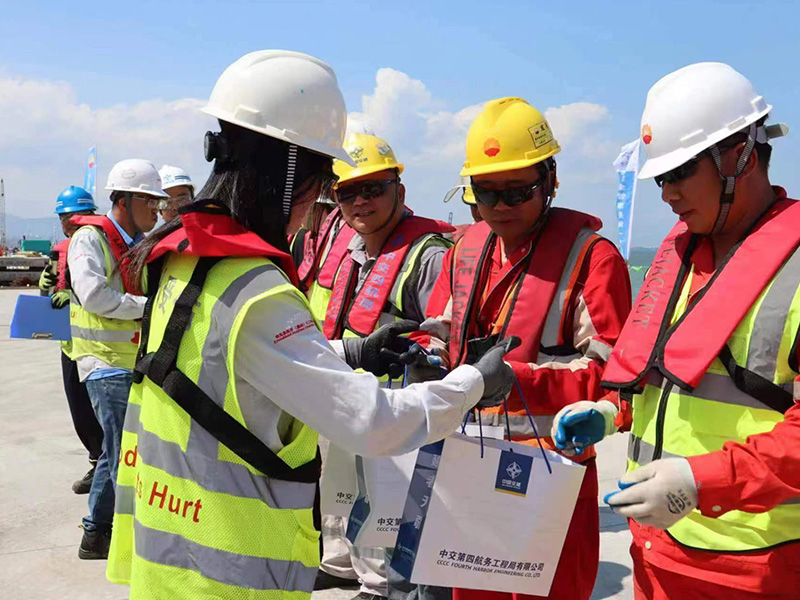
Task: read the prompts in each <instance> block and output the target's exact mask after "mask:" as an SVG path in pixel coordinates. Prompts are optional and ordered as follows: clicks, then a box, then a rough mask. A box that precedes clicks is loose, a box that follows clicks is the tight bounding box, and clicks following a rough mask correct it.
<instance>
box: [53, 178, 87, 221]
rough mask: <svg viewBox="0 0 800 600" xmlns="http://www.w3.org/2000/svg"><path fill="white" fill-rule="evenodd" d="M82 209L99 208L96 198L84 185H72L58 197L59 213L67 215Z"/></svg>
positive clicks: (57, 206)
mask: <svg viewBox="0 0 800 600" xmlns="http://www.w3.org/2000/svg"><path fill="white" fill-rule="evenodd" d="M82 210H97V205H96V204H95V203H94V198H92V195H91V194H90V193H89V192H87V191H86V190H85V189H83V188H82V187H78V186H77V185H71V186H69V187H68V188H67V189H65V190H64V191H63V192H61V193H60V194H59V195H58V198H56V214H57V215H65V214H68V213H74V212H79V211H82Z"/></svg>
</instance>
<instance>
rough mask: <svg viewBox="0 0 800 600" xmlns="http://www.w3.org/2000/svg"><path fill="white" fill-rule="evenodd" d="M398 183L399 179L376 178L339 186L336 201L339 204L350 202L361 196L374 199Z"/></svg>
mask: <svg viewBox="0 0 800 600" xmlns="http://www.w3.org/2000/svg"><path fill="white" fill-rule="evenodd" d="M393 183H398V180H397V179H374V180H368V181H359V182H358V183H355V184H353V185H348V186H345V187H339V189H337V190H336V201H337V202H338V203H339V204H350V203H351V202H353V201H354V200H355V199H356V198H358V197H359V196H361V197H362V198H363V199H364V200H372V199H373V198H378V197H379V196H382V195H383V194H385V193H386V190H387V189H389V186H390V185H392V184H393Z"/></svg>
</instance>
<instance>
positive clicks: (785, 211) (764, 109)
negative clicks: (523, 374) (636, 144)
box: [556, 63, 800, 600]
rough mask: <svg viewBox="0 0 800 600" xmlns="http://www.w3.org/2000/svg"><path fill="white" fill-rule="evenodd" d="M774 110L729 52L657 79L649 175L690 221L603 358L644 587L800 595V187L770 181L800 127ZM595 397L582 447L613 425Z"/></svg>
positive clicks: (567, 443) (677, 592)
mask: <svg viewBox="0 0 800 600" xmlns="http://www.w3.org/2000/svg"><path fill="white" fill-rule="evenodd" d="M771 110H772V106H771V105H769V104H767V102H766V100H765V99H764V97H763V96H762V95H761V94H759V93H758V91H757V90H756V89H755V87H754V86H753V84H752V83H751V82H750V81H749V80H748V79H747V78H745V77H744V76H743V75H742V74H740V73H738V72H737V71H735V70H734V69H733V68H731V67H730V66H728V65H726V64H722V63H698V64H693V65H689V66H686V67H683V68H682V69H679V70H677V71H675V72H673V73H670V74H668V75H666V76H665V77H663V78H662V79H660V80H659V81H658V82H656V83H655V85H653V87H652V88H651V89H650V91H649V93H648V94H647V102H646V104H645V107H644V113H643V115H642V121H641V140H642V145H643V147H644V150H645V154H646V156H647V161H646V162H645V163H644V165H643V166H642V168H641V171H640V173H639V177H640V178H641V179H648V178H653V179H655V182H656V184H657V185H658V187H659V188H661V199H662V200H663V201H664V202H666V203H667V204H669V206H670V208H671V209H672V211H673V212H674V213H675V215H676V216H677V218H678V222H677V223H676V224H675V226H674V227H673V229H672V231H671V232H670V233H669V234H668V235H667V237H666V238H665V239H664V241H663V242H662V244H661V247H660V248H659V250H658V251H657V253H656V255H655V259H654V260H653V263H652V265H651V267H650V270H649V272H648V274H647V276H646V277H645V280H644V283H643V284H642V287H641V289H640V291H639V296H638V297H637V299H636V302H635V303H634V308H633V311H632V312H631V316H630V318H629V319H628V322H627V323H626V324H625V328H624V329H623V331H622V334H621V335H620V337H619V341H618V342H617V345H616V347H615V348H614V352H613V353H612V354H611V358H610V359H609V361H608V365H607V367H606V370H605V373H604V374H603V384H604V385H605V386H606V387H608V388H609V389H612V390H618V391H619V393H620V394H622V395H624V396H626V397H628V398H631V397H632V408H633V420H632V424H630V423H626V424H630V429H631V440H630V444H629V446H628V472H627V473H626V474H625V475H624V476H623V477H622V478H621V479H620V483H619V487H620V489H621V491H619V492H616V493H612V494H609V495H608V496H607V497H606V502H608V504H609V505H610V506H611V507H612V508H613V509H614V511H615V512H617V513H618V514H620V515H624V516H626V517H628V522H629V525H630V529H631V533H632V534H633V543H632V544H631V556H632V557H633V580H634V596H635V598H637V600H645V599H647V600H650V599H652V600H661V599H667V598H681V599H684V600H699V599H701V598H702V599H704V600H707V599H710V600H723V599H724V600H756V599H762V598H772V599H775V600H779V599H780V600H783V599H786V600H788V599H789V598H797V597H798V582H800V543H798V542H800V452H798V450H800V407H798V406H797V403H798V401H800V367H798V362H799V361H800V348H798V339H799V338H800V336H799V335H798V329H800V252H798V246H800V202H798V201H796V200H792V199H790V198H788V197H787V193H786V190H784V189H783V188H781V187H778V186H775V185H772V183H771V181H770V173H769V164H770V159H771V157H772V146H771V145H770V143H769V141H770V140H771V139H772V138H776V137H780V136H782V135H784V134H785V133H787V132H788V128H787V127H786V126H785V125H782V124H776V125H769V126H767V125H766V124H765V121H766V119H767V116H768V115H769V114H770V112H771ZM593 408H594V407H593V406H592V404H591V403H586V402H581V403H578V404H577V405H575V406H571V407H567V410H569V411H570V414H572V415H575V418H576V420H578V423H577V424H576V425H573V424H571V423H570V420H571V419H570V417H569V416H566V417H562V418H561V419H560V420H561V421H565V423H564V422H562V423H561V424H560V427H561V429H562V430H563V432H562V442H563V445H564V447H565V448H573V447H576V439H575V438H576V437H583V438H584V442H583V443H585V442H586V440H587V439H588V441H590V442H594V441H598V440H599V439H602V437H603V436H604V435H607V434H609V433H611V431H609V430H606V429H602V430H601V428H597V427H591V423H592V420H593V417H592V415H591V412H592V410H593ZM556 425H557V426H558V425H559V424H556ZM578 447H580V446H579V445H578Z"/></svg>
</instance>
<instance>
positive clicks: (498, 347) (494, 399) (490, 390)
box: [472, 335, 522, 408]
mask: <svg viewBox="0 0 800 600" xmlns="http://www.w3.org/2000/svg"><path fill="white" fill-rule="evenodd" d="M521 343H522V342H521V340H520V339H519V338H518V337H517V336H515V335H512V336H509V337H507V338H505V339H504V340H500V341H499V342H498V343H497V344H495V345H494V346H493V347H491V348H490V349H489V350H487V351H486V352H485V353H484V354H483V356H481V357H480V358H479V359H478V360H477V362H475V364H473V365H472V366H473V367H475V368H476V369H478V371H480V373H481V376H482V377H483V396H482V397H481V400H480V402H478V404H477V408H491V407H493V406H498V405H500V404H501V403H502V402H503V400H505V398H506V396H508V394H509V392H511V388H512V387H513V386H514V371H513V369H512V368H511V367H510V366H509V365H508V364H507V363H506V362H505V361H504V360H503V358H504V357H505V355H506V354H508V353H509V352H511V351H512V350H513V349H514V348H516V347H517V346H519V345H520V344H521Z"/></svg>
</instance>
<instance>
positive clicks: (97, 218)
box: [65, 215, 139, 293]
mask: <svg viewBox="0 0 800 600" xmlns="http://www.w3.org/2000/svg"><path fill="white" fill-rule="evenodd" d="M70 222H72V223H73V224H74V225H79V226H80V227H86V226H91V227H96V228H98V229H100V230H101V231H102V232H103V233H104V234H105V237H106V240H108V244H109V248H110V249H111V253H112V255H113V256H114V260H115V261H116V263H117V265H118V266H119V271H120V275H121V276H122V286H123V288H124V289H125V291H126V292H129V293H132V292H131V290H135V289H138V287H139V286H138V284H137V283H134V282H132V281H130V278H129V276H128V262H129V259H127V258H125V259H124V260H123V255H124V254H125V253H126V252H127V251H128V250H129V248H128V244H126V243H125V240H124V239H123V237H122V235H121V234H120V232H119V230H118V229H117V228H116V226H115V225H114V223H113V222H112V221H111V219H109V218H108V217H107V216H105V215H76V216H74V217H71V218H70ZM66 272H67V270H66V269H65V273H66ZM65 277H66V275H65Z"/></svg>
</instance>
